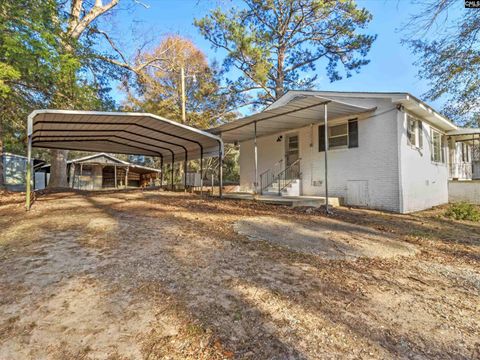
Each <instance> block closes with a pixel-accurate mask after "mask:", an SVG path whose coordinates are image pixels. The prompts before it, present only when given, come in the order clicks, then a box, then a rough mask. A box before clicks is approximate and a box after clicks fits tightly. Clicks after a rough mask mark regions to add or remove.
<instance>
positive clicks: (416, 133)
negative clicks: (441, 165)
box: [407, 115, 423, 148]
mask: <svg viewBox="0 0 480 360" xmlns="http://www.w3.org/2000/svg"><path fill="white" fill-rule="evenodd" d="M407 138H408V143H409V144H410V145H412V146H415V147H418V148H423V123H422V122H421V121H420V120H417V119H414V118H413V117H411V116H410V115H407Z"/></svg>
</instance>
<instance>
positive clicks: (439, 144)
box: [431, 129, 445, 163]
mask: <svg viewBox="0 0 480 360" xmlns="http://www.w3.org/2000/svg"><path fill="white" fill-rule="evenodd" d="M431 134H432V161H434V162H439V163H440V162H441V163H443V162H445V157H444V153H443V136H442V134H440V133H439V132H438V131H436V130H433V129H432V130H431Z"/></svg>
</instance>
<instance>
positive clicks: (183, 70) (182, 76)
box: [180, 66, 187, 124]
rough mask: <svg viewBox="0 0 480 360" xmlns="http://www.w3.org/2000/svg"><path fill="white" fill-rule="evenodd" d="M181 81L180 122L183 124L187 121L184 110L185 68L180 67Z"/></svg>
mask: <svg viewBox="0 0 480 360" xmlns="http://www.w3.org/2000/svg"><path fill="white" fill-rule="evenodd" d="M180 76H181V83H182V85H181V86H182V122H183V123H184V124H185V123H186V122H187V115H186V112H185V102H186V100H185V69H184V68H183V66H182V68H181V70H180Z"/></svg>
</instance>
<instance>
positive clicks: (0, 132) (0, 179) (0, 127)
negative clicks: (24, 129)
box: [0, 120, 5, 190]
mask: <svg viewBox="0 0 480 360" xmlns="http://www.w3.org/2000/svg"><path fill="white" fill-rule="evenodd" d="M3 173H4V171H3V124H2V121H1V120H0V190H1V189H3V188H4V187H5V179H4V178H3Z"/></svg>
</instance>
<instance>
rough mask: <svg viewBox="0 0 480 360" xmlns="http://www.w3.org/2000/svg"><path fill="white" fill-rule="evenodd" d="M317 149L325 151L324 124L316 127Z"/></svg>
mask: <svg viewBox="0 0 480 360" xmlns="http://www.w3.org/2000/svg"><path fill="white" fill-rule="evenodd" d="M318 151H325V125H320V126H319V127H318Z"/></svg>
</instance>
